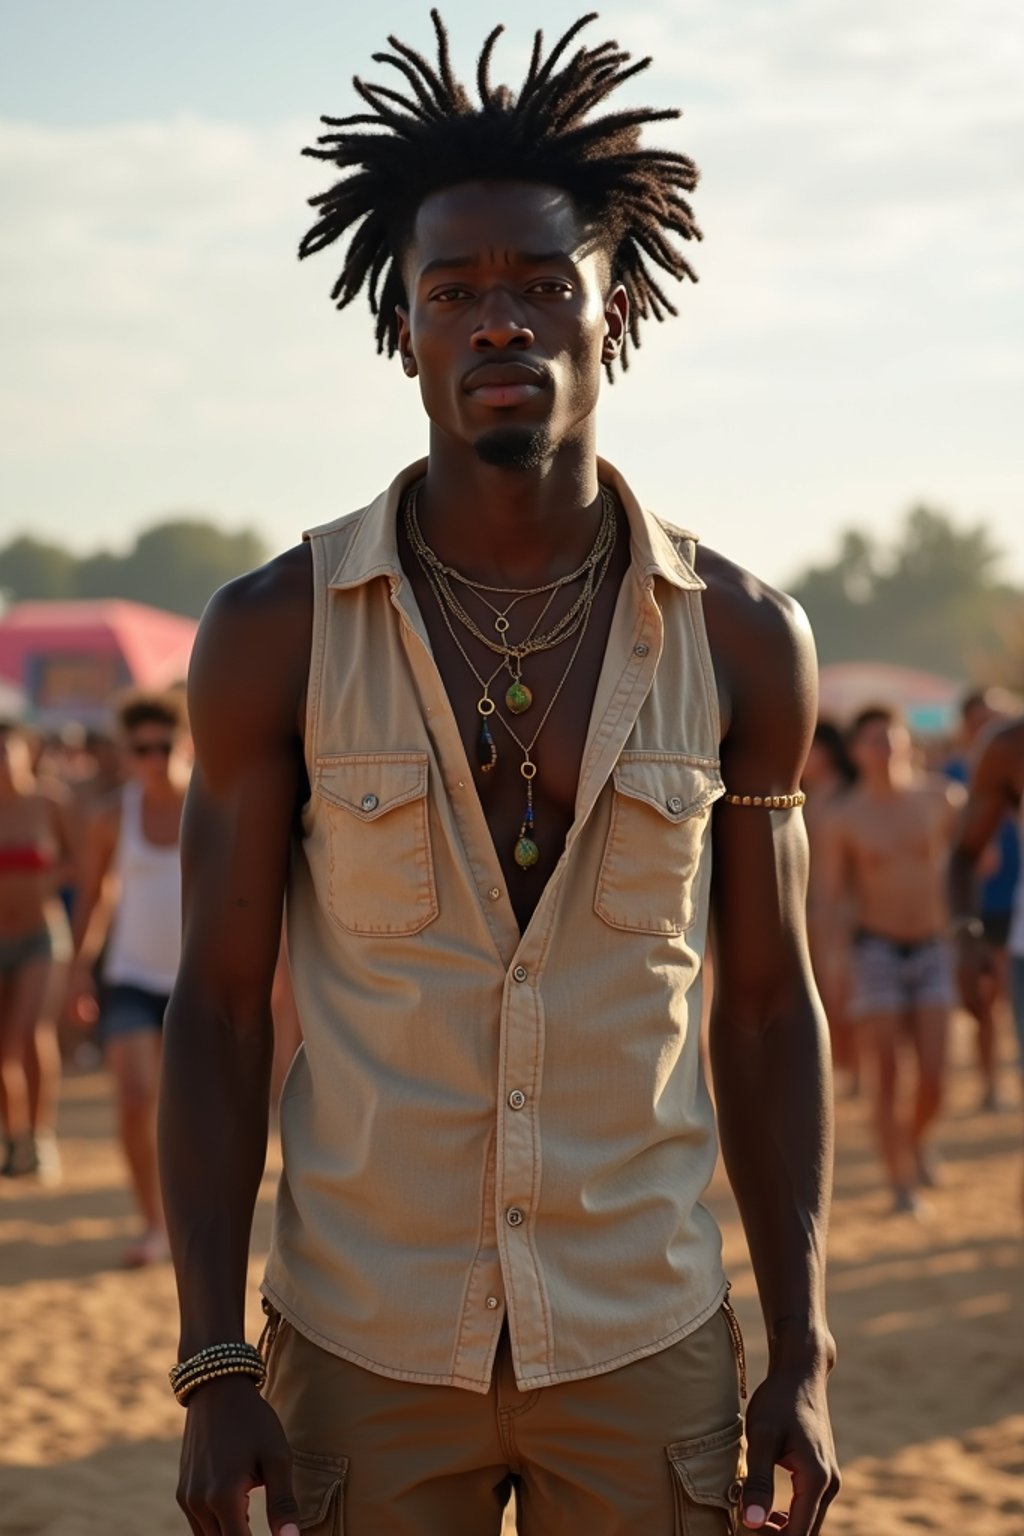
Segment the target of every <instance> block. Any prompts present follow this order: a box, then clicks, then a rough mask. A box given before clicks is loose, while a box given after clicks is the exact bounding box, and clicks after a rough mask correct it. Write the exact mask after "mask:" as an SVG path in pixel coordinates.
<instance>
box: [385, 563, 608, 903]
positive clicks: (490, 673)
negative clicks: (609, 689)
mask: <svg viewBox="0 0 1024 1536" xmlns="http://www.w3.org/2000/svg"><path fill="white" fill-rule="evenodd" d="M627 562H628V554H627V551H626V549H625V548H623V549H621V551H619V552H618V553H617V555H616V557H615V558H614V559H613V561H612V563H611V565H610V566H609V569H608V572H607V575H606V577H605V579H604V581H603V582H602V584H601V587H600V589H599V591H598V592H597V593H596V595H595V598H594V601H593V604H592V606H591V607H590V609H589V612H588V615H587V617H586V620H585V622H584V623H581V625H580V626H579V628H578V629H577V631H576V632H575V633H570V634H569V635H568V636H567V637H566V638H565V639H564V640H562V641H561V642H560V643H557V644H553V645H551V646H550V647H548V648H544V649H540V650H537V651H536V652H534V653H531V654H529V655H527V656H525V657H523V658H522V659H521V660H520V661H515V660H513V661H512V662H509V661H508V659H507V657H504V656H503V655H502V654H501V652H500V650H499V651H495V650H493V649H490V648H489V647H488V645H487V644H486V643H484V641H483V640H482V639H481V638H479V636H477V635H474V634H473V633H472V632H471V631H467V629H466V627H465V625H462V624H460V623H459V622H458V620H456V619H454V618H453V615H452V614H451V612H450V611H448V610H446V609H445V607H444V606H443V605H442V602H441V600H440V599H439V597H438V595H437V593H436V592H435V591H434V590H433V589H432V588H431V586H430V585H429V584H428V582H427V581H426V579H425V578H424V577H423V575H422V573H421V572H418V571H413V572H411V574H410V584H411V586H412V589H413V593H414V596H415V598H416V602H417V605H418V607H419V610H420V614H421V616H422V619H423V624H424V627H425V629H426V632H427V635H428V637H429V641H430V650H431V654H432V658H433V663H434V665H435V666H436V668H437V671H438V673H439V675H440V678H441V682H442V684H443V687H444V694H445V698H446V701H447V705H448V707H449V708H450V709H451V712H452V714H453V716H454V718H455V722H456V724H457V727H458V732H459V738H460V740H461V743H462V748H463V752H464V754H465V759H466V764H467V768H468V773H469V775H470V776H471V780H472V783H473V786H474V788H475V791H476V794H477V796H478V797H479V802H480V807H481V809H482V811H483V815H484V818H485V820H486V823H487V827H488V830H489V832H490V834H491V838H492V840H493V843H494V848H495V853H496V854H497V857H498V860H499V863H500V865H501V869H502V873H503V875H504V878H505V882H506V888H507V890H508V892H509V896H510V899H511V901H512V904H513V907H514V909H515V912H516V916H517V918H518V920H519V923H520V926H521V927H525V925H526V923H527V922H528V921H529V918H530V916H531V915H532V912H533V909H534V907H535V905H536V902H537V899H538V897H539V894H540V892H541V891H542V889H543V887H544V885H545V883H546V881H547V879H548V878H549V877H550V875H551V873H552V871H553V870H554V868H555V866H556V864H557V863H558V860H559V858H560V857H561V854H562V850H563V848H564V846H565V840H566V836H567V834H568V832H569V829H570V827H571V826H572V823H573V820H574V817H575V807H576V798H577V790H578V788H579V782H580V769H581V763H582V758H583V753H584V749H585V746H586V742H587V736H588V731H589V727H590V721H591V715H592V711H593V707H594V698H595V694H596V691H597V686H598V681H599V678H600V676H601V671H602V667H603V665H604V659H605V654H606V650H607V645H608V637H609V632H610V630H611V626H612V621H613V616H614V613H615V608H616V605H617V602H618V599H619V594H620V589H621V586H622V581H623V577H624V575H625V572H626V567H627ZM546 601H547V599H546V597H545V596H543V595H542V596H539V597H537V598H535V599H531V600H529V601H528V602H527V603H523V604H522V605H517V606H519V607H520V608H521V610H522V611H521V612H520V613H518V614H516V615H515V616H514V623H515V626H516V629H515V633H516V634H518V635H523V634H526V633H528V632H529V630H530V627H531V625H532V624H533V622H534V621H535V620H537V619H539V625H538V632H541V630H542V627H543V626H545V625H547V626H550V624H551V622H553V621H555V620H557V619H558V618H559V616H560V615H561V614H563V613H566V612H568V610H569V608H570V605H571V602H572V594H568V595H566V596H564V597H562V596H561V594H557V595H556V599H555V601H554V602H552V604H551V606H550V607H549V608H547V609H546V611H545V603H546ZM496 619H497V620H498V621H499V626H498V627H496V624H495V620H496ZM500 619H501V613H500V611H499V613H498V614H497V615H494V614H491V613H489V612H488V611H487V610H486V608H484V609H481V608H480V607H479V605H478V606H477V608H476V609H474V610H473V620H474V624H475V626H476V628H477V629H478V630H479V633H480V635H481V636H486V638H487V639H489V640H490V641H491V643H492V645H494V644H498V645H499V646H500V635H501V632H502V631H501V629H500ZM512 621H513V616H511V615H510V622H512ZM524 852H525V859H524ZM529 859H533V862H526V861H527V860H529Z"/></svg>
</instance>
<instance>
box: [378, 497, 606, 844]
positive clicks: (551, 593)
mask: <svg viewBox="0 0 1024 1536" xmlns="http://www.w3.org/2000/svg"><path fill="white" fill-rule="evenodd" d="M601 496H602V501H603V503H604V513H603V515H602V520H601V529H600V530H599V532H598V537H597V539H596V540H595V543H594V548H593V549H592V550H591V553H590V555H588V557H587V559H586V561H585V562H584V563H583V565H582V566H580V567H579V568H578V570H577V571H576V572H574V573H573V574H572V575H570V576H568V577H564V576H563V577H560V578H559V579H558V580H557V581H553V582H547V583H545V585H544V586H541V587H535V588H531V589H521V590H520V589H516V588H514V587H494V586H486V585H485V584H484V583H475V582H471V581H470V580H469V579H468V578H466V577H464V576H462V575H461V573H460V572H457V571H455V570H454V568H452V567H442V566H441V562H440V561H439V560H438V558H437V556H436V555H435V554H434V551H433V550H432V549H430V546H429V545H428V544H427V542H426V540H425V539H424V538H423V535H422V533H421V532H420V528H419V524H418V521H417V520H416V507H415V490H413V491H412V492H410V494H409V496H408V497H407V499H406V509H405V510H406V517H405V522H406V530H407V532H408V533H409V542H410V544H411V545H412V548H413V551H414V553H415V555H416V557H417V559H418V561H419V564H420V568H421V570H422V571H423V574H424V576H425V577H426V580H427V584H428V585H429V587H430V589H431V591H432V592H433V594H434V597H435V598H436V600H437V606H438V608H439V610H440V613H441V618H442V619H443V621H444V625H445V628H446V629H447V630H448V633H449V634H450V635H451V637H452V640H453V641H454V643H455V646H456V648H457V650H458V651H459V654H460V655H461V656H462V659H463V661H464V662H465V663H466V666H467V667H468V668H469V670H470V672H471V673H472V675H473V677H474V678H475V679H476V681H477V683H478V684H479V686H480V690H481V692H480V698H479V699H478V700H477V706H476V707H477V714H478V715H479V716H480V735H479V738H478V742H477V761H478V766H479V768H480V771H481V773H490V772H491V771H492V770H493V769H494V767H495V765H496V764H497V761H498V748H497V743H496V742H495V740H494V735H493V733H492V731H491V726H490V722H491V717H492V716H493V717H494V718H495V719H496V720H498V721H499V723H500V724H501V725H502V726H503V727H504V729H505V730H506V731H507V732H508V734H509V735H510V736H511V738H512V740H513V741H514V742H515V744H516V746H517V747H518V748H519V750H520V752H521V753H522V754H523V760H522V762H521V763H520V765H519V772H520V774H521V775H522V777H523V780H524V783H525V789H526V806H525V809H524V811H523V819H522V822H521V823H520V827H519V836H518V837H517V838H516V844H515V848H514V850H513V858H514V859H515V861H516V864H517V865H518V866H519V868H520V869H531V868H532V867H533V865H534V864H536V863H537V861H538V860H539V858H540V848H539V846H538V844H537V841H536V838H535V835H534V834H535V832H536V816H535V811H534V800H533V783H534V779H535V778H536V777H537V764H536V763H535V761H534V759H533V749H534V747H535V746H536V744H537V739H538V737H539V736H540V733H541V731H542V730H543V729H544V727H545V725H546V724H547V722H548V719H549V718H550V716H551V712H552V710H553V709H554V707H555V705H556V703H557V702H558V699H559V696H560V695H561V692H562V689H563V688H564V687H565V685H566V683H567V682H568V680H569V674H570V672H571V671H572V669H573V665H574V663H575V661H576V658H577V656H578V655H579V653H580V648H581V646H582V644H583V640H584V638H585V636H586V633H587V627H588V625H589V623H590V616H591V614H592V612H593V608H594V601H595V599H596V597H597V594H598V592H599V591H600V590H601V585H602V583H603V581H604V578H605V576H606V575H607V572H608V567H609V565H610V564H611V558H612V554H613V552H614V550H615V539H616V519H615V503H614V500H613V499H612V497H611V495H610V493H609V492H607V491H606V490H605V489H604V487H603V486H602V488H601ZM606 525H609V526H610V532H609V533H607V534H606V531H605V530H606ZM414 531H415V537H414V536H413V533H414ZM595 551H596V552H597V558H596V559H594V555H595ZM439 569H440V570H443V571H444V573H445V576H446V577H447V578H448V580H442V579H441V578H440V577H439V574H438V573H439ZM581 577H582V578H583V579H584V589H583V592H582V593H581V595H580V597H579V598H577V599H576V601H575V603H574V604H573V608H578V609H579V617H578V620H577V621H576V622H574V623H573V625H572V627H571V629H568V630H567V631H565V632H560V631H561V630H562V629H563V626H562V625H561V624H560V623H559V624H555V625H553V626H552V629H551V630H549V631H548V636H549V638H547V639H546V641H545V640H544V637H543V636H542V637H538V636H537V634H536V631H537V630H538V629H539V627H540V625H541V623H542V622H543V620H544V618H545V616H546V614H547V612H548V610H549V609H550V607H551V605H552V603H553V602H554V600H555V597H556V596H557V594H558V592H559V590H560V589H561V588H562V587H564V586H567V585H568V584H569V583H570V582H572V581H578V580H580V579H581ZM452 580H457V581H460V582H462V583H463V584H464V585H465V586H466V587H468V588H470V589H471V590H476V589H477V588H478V586H479V587H483V590H484V591H487V592H496V593H501V594H503V595H506V596H507V595H508V593H510V592H512V593H514V596H513V598H512V601H511V602H510V603H508V604H506V606H505V608H504V609H500V608H497V607H496V606H494V605H492V604H490V603H488V604H487V606H488V607H491V608H492V611H493V612H494V613H495V614H496V615H497V618H496V620H495V626H494V627H495V630H496V631H497V633H498V634H499V636H500V637H501V641H500V642H499V643H497V644H496V643H494V642H492V641H490V640H488V639H487V637H486V636H485V635H482V634H480V632H479V630H478V629H477V627H476V625H474V624H473V622H472V620H471V619H469V616H468V615H466V616H465V618H463V613H464V610H462V611H461V612H460V610H461V609H462V605H461V604H460V603H458V602H457V601H456V602H450V601H449V592H450V582H451V581H452ZM543 593H547V594H548V599H547V602H546V603H545V604H544V606H543V608H542V609H541V611H540V613H539V615H538V616H537V618H536V619H535V621H534V623H533V625H532V627H531V629H530V630H529V632H528V633H527V635H526V636H525V638H524V639H523V640H522V641H520V642H519V643H518V644H510V643H509V642H508V641H507V639H506V637H507V634H508V629H509V625H508V622H507V617H508V614H509V612H510V611H511V609H512V608H514V607H515V605H516V603H517V602H520V601H521V600H522V599H523V598H525V597H537V596H540V595H541V594H543ZM478 595H479V594H478ZM483 601H485V602H486V601H487V600H486V599H483ZM499 619H504V620H505V621H506V622H505V625H504V628H502V627H501V626H500V624H499V622H498V620H499ZM456 620H458V621H459V622H460V623H462V624H463V627H464V628H466V629H467V630H468V631H469V633H470V634H472V635H474V637H475V638H476V639H478V640H480V641H481V642H482V643H483V644H484V645H485V646H487V648H488V649H489V650H492V651H496V652H497V653H498V654H499V655H500V657H501V660H500V661H499V663H498V665H497V667H496V668H495V669H494V671H493V672H492V673H491V675H490V677H487V678H485V677H484V676H483V675H482V673H481V672H480V671H479V670H478V669H477V667H476V666H475V665H474V663H473V660H472V658H471V657H470V655H469V652H468V651H467V650H466V647H465V646H464V645H463V643H462V640H461V639H460V638H459V635H458V632H457V630H456V628H455V621H456ZM574 634H575V636H576V643H575V645H574V646H573V648H572V652H571V654H570V656H569V660H568V662H567V664H566V667H565V670H564V671H563V673H562V676H561V677H560V679H559V681H558V685H557V687H556V688H555V691H554V693H553V694H552V695H551V698H550V700H549V701H548V706H547V708H546V709H545V711H544V713H543V714H542V715H541V718H540V720H539V721H538V723H537V728H536V730H535V731H534V732H533V735H532V736H531V737H530V739H529V741H523V740H522V738H521V737H520V736H519V734H518V732H517V731H516V730H515V728H514V727H513V726H512V725H511V724H510V723H509V721H508V720H506V719H505V717H504V715H502V714H501V712H500V711H499V710H498V709H497V706H496V704H495V701H494V700H493V699H492V698H491V695H490V689H491V685H492V683H493V682H494V679H495V678H496V677H497V675H498V673H499V672H500V671H501V670H502V668H503V667H506V666H507V667H509V670H510V672H511V673H512V679H513V681H512V684H511V686H510V687H509V689H508V692H507V693H506V695H505V704H506V706H507V707H508V709H509V710H510V712H511V713H512V714H515V715H519V714H523V713H524V712H525V711H526V710H527V709H529V707H530V705H531V704H532V702H533V695H532V693H530V690H529V689H528V688H526V686H525V684H524V683H522V681H521V677H520V673H519V671H518V668H519V667H521V664H522V657H523V656H524V655H532V654H534V653H535V652H536V651H538V650H553V649H555V647H556V646H558V645H561V644H562V643H564V641H566V640H568V639H570V638H571V636H572V635H574ZM551 635H557V638H554V639H552V638H550V636H551ZM510 663H511V664H510ZM513 667H515V668H516V669H517V670H515V671H513ZM517 689H521V690H522V692H523V693H525V694H526V695H527V698H526V701H525V703H523V702H521V701H520V699H519V697H518V693H517ZM516 705H518V706H519V707H518V708H517V707H516Z"/></svg>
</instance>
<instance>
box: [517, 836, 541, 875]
mask: <svg viewBox="0 0 1024 1536" xmlns="http://www.w3.org/2000/svg"><path fill="white" fill-rule="evenodd" d="M514 857H515V861H516V863H517V864H518V865H519V868H520V869H532V868H533V866H534V865H535V864H536V862H537V860H538V859H539V858H540V849H539V848H538V847H537V844H536V843H535V842H534V840H533V838H532V837H521V838H520V839H519V840H518V842H517V843H516V851H515V855H514Z"/></svg>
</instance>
